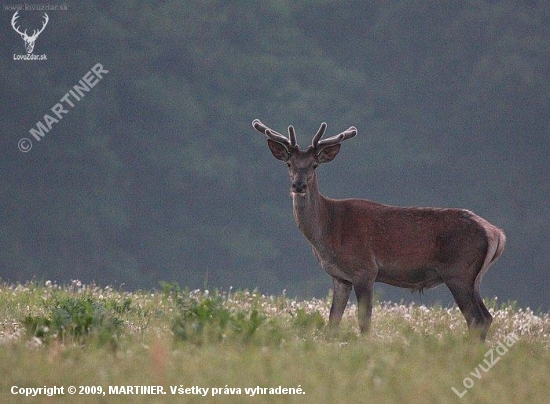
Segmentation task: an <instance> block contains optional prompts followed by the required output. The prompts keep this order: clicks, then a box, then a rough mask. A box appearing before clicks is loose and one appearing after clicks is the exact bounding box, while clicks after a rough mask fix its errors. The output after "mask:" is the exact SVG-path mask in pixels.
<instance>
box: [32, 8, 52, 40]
mask: <svg viewBox="0 0 550 404" xmlns="http://www.w3.org/2000/svg"><path fill="white" fill-rule="evenodd" d="M48 21H50V17H48V14H46V13H44V22H43V23H42V28H40V30H39V31H38V32H37V33H36V34H35V33H34V31H33V34H32V36H33V37H38V35H40V33H41V32H42V31H44V28H46V25H48Z"/></svg>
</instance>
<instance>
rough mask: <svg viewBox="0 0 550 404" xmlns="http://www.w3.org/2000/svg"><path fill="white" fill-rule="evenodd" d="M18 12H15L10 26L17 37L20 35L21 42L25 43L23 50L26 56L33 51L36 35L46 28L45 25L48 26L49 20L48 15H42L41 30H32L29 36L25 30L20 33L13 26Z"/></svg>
mask: <svg viewBox="0 0 550 404" xmlns="http://www.w3.org/2000/svg"><path fill="white" fill-rule="evenodd" d="M18 12H19V11H16V12H15V14H14V15H13V17H12V19H11V26H12V27H13V29H14V30H15V32H17V33H18V34H19V35H21V38H23V41H25V49H26V50H27V53H28V54H31V53H32V51H33V50H34V43H35V42H36V39H37V38H38V35H40V34H41V33H42V31H44V28H46V25H48V21H49V20H50V19H49V17H48V14H46V13H44V22H43V23H42V28H40V29H39V30H33V34H32V35H31V36H29V35H27V30H25V32H21V31H20V30H19V28H17V26H16V25H15V24H16V22H15V20H17V18H19V15H18V14H17V13H18Z"/></svg>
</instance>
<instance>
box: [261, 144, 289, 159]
mask: <svg viewBox="0 0 550 404" xmlns="http://www.w3.org/2000/svg"><path fill="white" fill-rule="evenodd" d="M267 145H268V146H269V150H271V154H273V157H275V158H276V159H277V160H282V161H287V160H288V159H289V158H290V153H289V152H288V150H287V149H286V147H285V146H283V145H282V144H281V143H277V142H274V141H273V140H271V139H267Z"/></svg>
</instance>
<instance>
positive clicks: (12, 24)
mask: <svg viewBox="0 0 550 404" xmlns="http://www.w3.org/2000/svg"><path fill="white" fill-rule="evenodd" d="M18 13H19V11H16V12H15V14H14V15H13V17H12V18H11V26H12V27H13V29H14V30H15V32H17V33H18V34H19V35H21V36H27V30H25V32H21V31H19V29H18V28H17V26H16V25H15V20H17V19H18V18H19V15H18Z"/></svg>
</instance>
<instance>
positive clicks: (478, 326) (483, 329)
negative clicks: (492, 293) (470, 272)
mask: <svg viewBox="0 0 550 404" xmlns="http://www.w3.org/2000/svg"><path fill="white" fill-rule="evenodd" d="M447 286H448V288H449V290H450V291H451V293H452V294H453V297H454V299H455V301H456V304H457V305H458V307H459V309H460V311H461V312H462V314H463V315H464V317H465V318H466V322H467V324H468V329H469V331H470V334H471V335H474V336H478V337H479V338H481V340H482V341H484V340H485V337H486V336H487V332H488V331H489V327H490V325H491V322H492V321H493V318H492V316H491V314H490V313H489V311H488V310H487V308H486V307H485V305H484V304H483V300H482V299H481V296H480V294H479V287H476V286H474V285H468V284H464V283H458V282H457V283H447Z"/></svg>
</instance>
